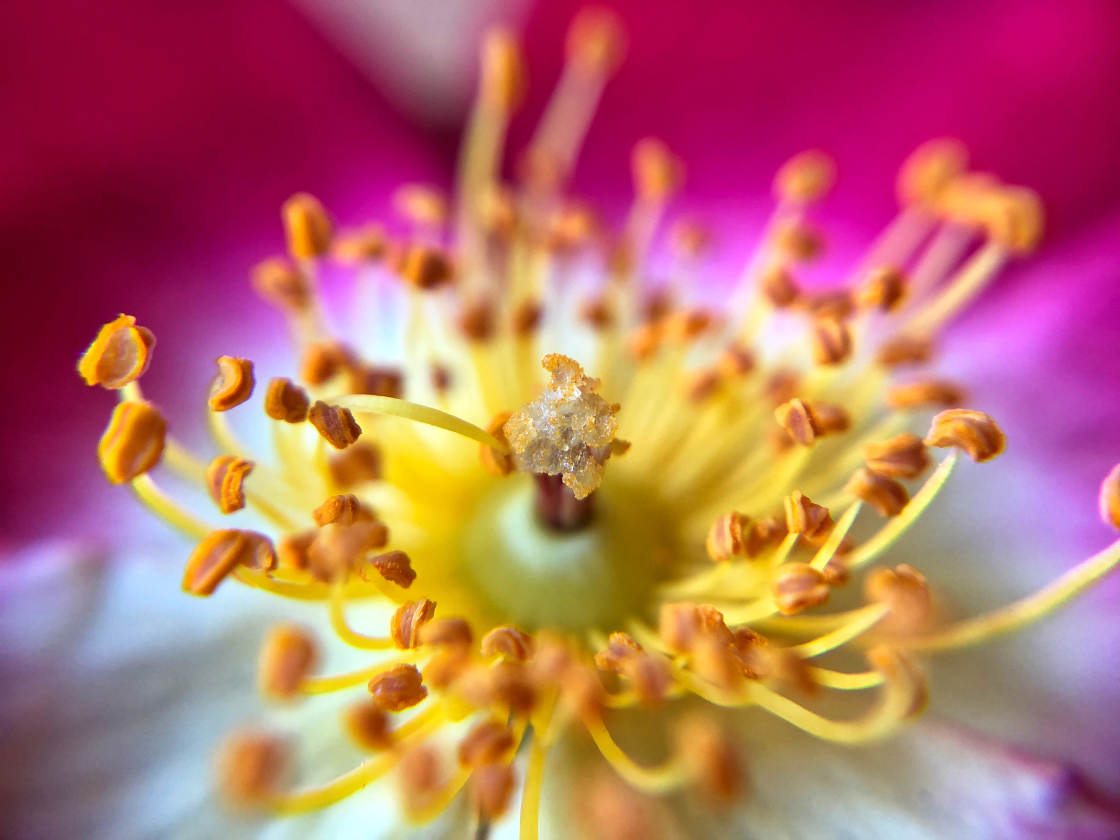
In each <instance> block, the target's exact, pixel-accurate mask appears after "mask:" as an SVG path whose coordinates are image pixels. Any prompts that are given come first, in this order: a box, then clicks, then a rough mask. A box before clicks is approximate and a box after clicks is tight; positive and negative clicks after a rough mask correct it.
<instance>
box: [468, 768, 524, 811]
mask: <svg viewBox="0 0 1120 840" xmlns="http://www.w3.org/2000/svg"><path fill="white" fill-rule="evenodd" d="M516 781H517V780H516V779H515V777H514V773H513V768H512V767H510V765H508V764H488V765H486V766H485V767H480V768H478V769H477V770H475V772H474V774H473V775H472V776H471V787H470V797H471V804H472V805H473V806H474V809H475V810H476V811H477V812H478V813H479V815H480V816H481V817H482V818H484V819H486V820H496V819H498V818H499V817H501V816H502V814H504V813H505V812H506V809H508V808H509V802H510V799H511V798H512V797H513V788H514V785H515V784H516Z"/></svg>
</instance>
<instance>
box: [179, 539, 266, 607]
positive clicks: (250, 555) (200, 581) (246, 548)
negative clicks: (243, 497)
mask: <svg viewBox="0 0 1120 840" xmlns="http://www.w3.org/2000/svg"><path fill="white" fill-rule="evenodd" d="M238 566H244V567H245V568H248V569H256V570H260V571H268V570H269V569H273V568H275V567H276V552H275V550H274V549H273V547H272V542H271V541H270V540H269V539H268V537H266V536H265V535H264V534H258V533H256V532H255V531H238V530H235V529H224V530H221V531H214V532H212V533H211V534H209V535H208V536H207V537H206V538H205V539H204V540H203V541H202V542H200V543H199V544H198V545H197V546H196V547H195V549H194V551H192V552H191V556H190V557H189V558H188V559H187V566H186V569H184V571H183V591H184V592H189V593H190V594H191V595H212V594H213V593H214V590H215V589H216V588H217V587H218V584H220V583H221V582H222V581H223V580H225V579H226V578H227V577H228V576H229V575H230V573H231V572H233V570H234V569H235V568H237V567H238Z"/></svg>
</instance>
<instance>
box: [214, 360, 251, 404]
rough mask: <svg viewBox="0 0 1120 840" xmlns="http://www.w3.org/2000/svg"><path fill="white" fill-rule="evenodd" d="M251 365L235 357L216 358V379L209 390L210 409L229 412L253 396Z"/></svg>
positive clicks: (247, 361)
mask: <svg viewBox="0 0 1120 840" xmlns="http://www.w3.org/2000/svg"><path fill="white" fill-rule="evenodd" d="M253 385H254V380H253V363H252V362H250V361H249V360H248V359H239V358H236V357H235V356H219V357H218V377H217V379H215V380H214V385H213V387H212V388H211V390H210V408H211V409H212V410H213V411H229V410H230V409H231V408H234V407H235V406H239V405H241V403H243V402H245V401H246V400H247V399H249V397H251V396H252V395H253Z"/></svg>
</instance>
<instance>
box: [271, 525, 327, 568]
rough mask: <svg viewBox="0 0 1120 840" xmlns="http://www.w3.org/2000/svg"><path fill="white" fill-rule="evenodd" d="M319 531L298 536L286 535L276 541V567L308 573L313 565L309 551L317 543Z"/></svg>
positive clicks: (301, 533) (304, 532)
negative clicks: (316, 538) (312, 544)
mask: <svg viewBox="0 0 1120 840" xmlns="http://www.w3.org/2000/svg"><path fill="white" fill-rule="evenodd" d="M317 534H318V532H317V531H314V530H311V531H301V532H300V533H298V534H285V535H284V536H282V537H281V538H280V539H279V540H277V541H276V565H277V567H278V568H281V569H287V570H289V571H300V572H302V571H306V570H307V568H308V567H309V566H310V565H311V561H310V559H309V558H308V554H307V552H308V549H310V548H311V543H312V542H314V541H315V537H316V535H317Z"/></svg>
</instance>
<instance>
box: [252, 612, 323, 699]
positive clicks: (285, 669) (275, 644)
mask: <svg viewBox="0 0 1120 840" xmlns="http://www.w3.org/2000/svg"><path fill="white" fill-rule="evenodd" d="M318 662H319V648H318V645H316V644H315V639H314V638H313V637H312V635H311V634H310V633H309V632H308V631H307V630H305V629H304V628H302V627H298V626H296V625H294V624H280V625H278V626H276V627H273V628H272V630H271V631H269V634H268V636H267V638H265V641H264V645H263V646H262V647H261V653H260V658H259V659H258V662H257V683H258V685H259V686H260V690H261V693H262V694H263V695H264V696H265V697H267V698H269V699H270V700H277V701H283V700H291V699H293V698H294V697H296V696H297V695H298V694H299V693H300V687H301V686H302V685H303V681H304V680H305V679H307V678H308V677H309V676H310V675H311V672H312V671H313V670H315V666H316V665H317V664H318Z"/></svg>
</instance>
